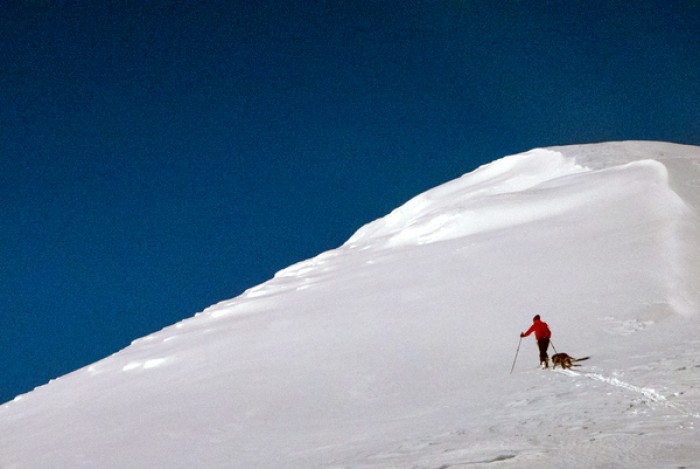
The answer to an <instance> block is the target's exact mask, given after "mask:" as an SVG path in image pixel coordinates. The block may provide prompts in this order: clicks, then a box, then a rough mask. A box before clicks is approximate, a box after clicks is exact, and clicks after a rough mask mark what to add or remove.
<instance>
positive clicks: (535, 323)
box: [520, 314, 552, 368]
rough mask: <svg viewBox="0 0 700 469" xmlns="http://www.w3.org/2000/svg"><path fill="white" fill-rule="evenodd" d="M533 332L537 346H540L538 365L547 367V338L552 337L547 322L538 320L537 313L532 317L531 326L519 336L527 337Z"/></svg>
mask: <svg viewBox="0 0 700 469" xmlns="http://www.w3.org/2000/svg"><path fill="white" fill-rule="evenodd" d="M533 332H534V333H535V339H537V346H538V347H539V348H540V365H543V366H544V367H545V368H549V356H548V355H547V349H548V348H549V339H550V338H551V337H552V333H551V332H550V331H549V327H547V323H546V322H544V321H542V320H540V315H539V314H538V315H536V316H535V317H534V318H532V326H530V329H528V330H527V332H522V333H520V337H527V336H529V335H530V334H532V333H533Z"/></svg>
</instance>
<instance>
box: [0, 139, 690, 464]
mask: <svg viewBox="0 0 700 469" xmlns="http://www.w3.org/2000/svg"><path fill="white" fill-rule="evenodd" d="M698 207H700V148H698V147H690V146H682V145H674V144H667V143H656V142H620V143H606V144H597V145H583V146H570V147H560V148H549V149H537V150H532V151H529V152H527V153H523V154H519V155H513V156H508V157H505V158H503V159H500V160H497V161H494V162H493V163H491V164H489V165H486V166H484V167H481V168H479V169H478V170H476V171H474V172H472V173H469V174H466V175H465V176H463V177H462V178H459V179H457V180H454V181H451V182H448V183H446V184H444V185H442V186H439V187H437V188H435V189H432V190H430V191H428V192H425V193H423V194H420V195H418V196H417V197H415V198H414V199H412V200H410V201H408V202H407V203H406V204H405V205H403V206H402V207H400V208H398V209H396V210H395V211H393V212H392V213H390V214H388V215H387V216H385V217H384V218H382V219H379V220H376V221H374V222H372V223H370V224H368V225H367V226H365V227H362V228H361V229H360V230H359V231H358V232H357V233H356V234H355V235H354V236H352V238H351V239H349V240H348V241H347V243H345V244H344V245H343V246H341V247H339V248H338V249H335V250H332V251H329V252H325V253H322V254H320V255H319V256H317V257H315V258H313V259H309V260H307V261H304V262H301V263H299V264H296V265H293V266H290V267H289V268H287V269H285V270H283V271H281V272H279V273H278V274H277V275H275V277H274V278H273V279H271V280H269V281H268V282H266V283H264V284H262V285H259V286H257V287H255V288H251V289H250V290H248V291H247V292H245V293H244V294H243V295H241V296H239V297H237V298H234V299H231V300H227V301H223V302H221V303H219V304H216V305H214V306H212V307H210V308H208V309H206V310H205V311H203V312H202V313H200V314H197V315H196V316H195V317H193V318H191V319H189V320H186V321H183V322H181V323H178V324H175V325H174V326H172V327H169V328H166V329H164V330H162V331H160V332H157V333H154V334H152V335H150V336H147V337H144V338H142V339H139V340H137V341H135V342H134V343H133V344H132V345H131V346H130V347H128V348H126V349H125V350H122V351H121V352H118V353H116V354H114V355H113V356H111V357H108V358H106V359H104V360H102V361H99V362H97V363H95V364H93V365H91V366H88V367H86V368H84V369H81V370H78V371H76V372H74V373H72V374H69V375H67V376H64V377H62V378H60V379H57V380H55V381H53V382H51V383H49V384H48V385H47V386H44V387H41V388H38V389H36V390H35V391H33V392H31V393H29V394H26V395H23V396H19V397H18V398H16V399H15V400H14V401H12V402H9V403H7V404H5V405H4V406H2V408H0V434H1V435H2V438H0V467H3V468H15V467H30V468H43V467H71V468H75V467H102V468H105V467H114V468H126V467H182V468H185V467H241V468H248V467H300V468H301V467H304V468H308V467H454V466H463V465H469V464H488V463H495V462H498V463H499V467H650V466H653V467H658V466H661V467H670V466H684V465H689V464H692V463H696V462H697V458H698V455H699V454H700V438H698V430H697V421H698V419H699V418H700V362H699V361H698V358H697V350H698V346H700V334H698V333H699V332H700V326H699V324H700V319H699V318H698V306H699V305H700V269H699V267H698V266H700V247H699V246H698V240H700V225H699V224H698V219H697V216H698ZM534 314H540V315H541V316H542V318H543V320H545V321H546V322H547V323H548V324H549V326H550V328H551V329H552V331H553V336H552V340H553V343H554V345H555V346H556V348H557V349H558V351H560V352H566V353H568V354H570V355H572V356H584V355H591V356H592V358H591V359H590V360H588V361H586V362H585V364H584V366H582V367H581V368H578V369H577V370H576V371H557V372H552V371H542V370H538V369H537V364H538V356H537V348H536V345H535V342H534V340H531V339H530V338H528V339H524V340H523V344H522V347H521V349H520V355H519V358H518V362H517V363H516V367H515V371H514V372H513V374H512V375H509V370H510V367H511V364H512V360H513V356H514V353H515V350H516V346H517V344H518V339H519V337H518V335H519V333H520V332H521V331H524V330H526V329H527V328H528V327H529V325H530V323H531V318H532V316H533V315H534Z"/></svg>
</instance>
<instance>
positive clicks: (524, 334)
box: [520, 324, 535, 337]
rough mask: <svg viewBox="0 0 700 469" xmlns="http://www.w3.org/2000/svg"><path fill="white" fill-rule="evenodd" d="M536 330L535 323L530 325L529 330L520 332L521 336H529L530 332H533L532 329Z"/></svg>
mask: <svg viewBox="0 0 700 469" xmlns="http://www.w3.org/2000/svg"><path fill="white" fill-rule="evenodd" d="M534 330H535V325H534V324H533V325H532V326H530V329H528V330H527V332H523V333H522V334H520V337H527V336H529V335H530V334H532V331H534Z"/></svg>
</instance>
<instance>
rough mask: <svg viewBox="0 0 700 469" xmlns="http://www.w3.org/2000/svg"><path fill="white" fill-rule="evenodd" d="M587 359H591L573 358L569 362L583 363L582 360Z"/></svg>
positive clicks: (585, 358)
mask: <svg viewBox="0 0 700 469" xmlns="http://www.w3.org/2000/svg"><path fill="white" fill-rule="evenodd" d="M589 358H591V357H583V358H574V359H573V360H571V361H572V362H582V361H584V360H588V359H589Z"/></svg>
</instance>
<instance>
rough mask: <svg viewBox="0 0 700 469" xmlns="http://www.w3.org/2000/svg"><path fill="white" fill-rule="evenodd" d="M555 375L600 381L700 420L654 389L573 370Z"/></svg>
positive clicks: (559, 371) (699, 415)
mask: <svg viewBox="0 0 700 469" xmlns="http://www.w3.org/2000/svg"><path fill="white" fill-rule="evenodd" d="M554 371H556V372H557V373H561V374H564V375H567V376H574V377H584V378H588V379H592V380H594V381H600V382H602V383H605V384H609V385H610V386H614V387H616V388H621V389H624V390H627V391H631V392H633V393H637V394H641V395H642V396H644V397H645V398H646V399H648V400H649V401H651V402H653V403H656V404H661V405H662V406H664V407H667V408H669V409H674V410H675V411H677V412H679V413H680V414H681V415H683V416H685V417H692V418H700V413H695V412H692V411H688V410H685V409H683V408H681V407H680V406H679V405H677V404H673V403H671V402H669V401H668V399H667V398H666V396H664V395H663V394H661V393H659V392H657V391H656V390H655V389H652V388H645V387H641V386H635V385H634V384H631V383H628V382H625V381H622V380H620V379H618V378H615V377H611V376H604V375H602V374H600V373H595V372H586V371H573V370H554Z"/></svg>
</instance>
